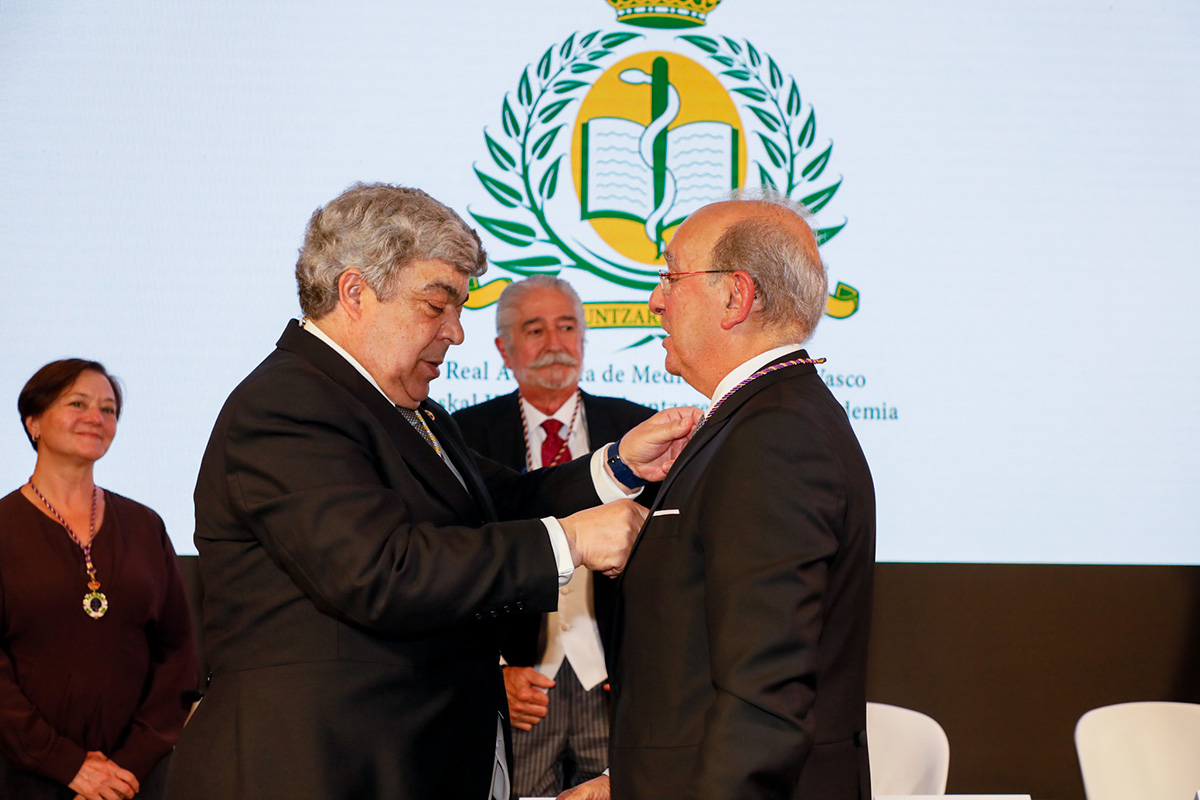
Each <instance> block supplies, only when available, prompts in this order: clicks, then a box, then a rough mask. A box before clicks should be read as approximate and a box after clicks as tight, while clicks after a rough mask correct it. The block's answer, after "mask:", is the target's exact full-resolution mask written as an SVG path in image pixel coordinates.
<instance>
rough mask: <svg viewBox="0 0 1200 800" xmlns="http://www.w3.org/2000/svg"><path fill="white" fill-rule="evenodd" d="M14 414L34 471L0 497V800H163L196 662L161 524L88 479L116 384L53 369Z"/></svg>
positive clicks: (92, 373)
mask: <svg viewBox="0 0 1200 800" xmlns="http://www.w3.org/2000/svg"><path fill="white" fill-rule="evenodd" d="M17 406H18V409H19V411H20V413H21V420H22V422H23V423H24V425H25V431H26V434H27V435H28V436H29V441H30V442H31V443H32V444H33V447H34V449H35V450H37V464H36V466H35V467H34V470H33V475H32V476H31V477H30V479H29V482H28V483H26V484H25V485H24V486H22V487H21V488H20V489H18V490H17V491H15V492H13V493H11V494H9V495H8V496H6V497H4V498H3V499H0V756H2V758H0V797H3V798H10V797H11V798H22V800H41V798H47V800H49V799H50V798H54V800H58V799H59V798H62V800H78V798H83V799H84V800H101V799H103V800H116V798H131V797H134V796H135V795H136V796H137V797H138V798H156V797H159V796H161V791H162V785H163V783H164V780H165V773H166V760H165V759H164V756H166V755H167V754H168V753H169V752H170V751H171V748H172V747H173V746H174V745H175V740H176V739H177V738H178V737H179V732H180V730H181V729H182V728H183V723H184V719H185V718H186V716H187V711H188V705H189V702H190V696H191V692H192V691H193V690H194V689H195V687H196V654H195V649H194V645H193V641H192V634H191V630H190V617H189V614H188V607H187V598H186V596H185V594H184V589H183V583H182V581H181V579H180V576H179V570H178V567H177V565H176V563H175V551H174V550H173V549H172V547H171V542H170V539H168V538H167V533H166V530H165V528H164V527H163V523H162V520H161V519H159V516H158V515H157V514H155V513H154V512H153V511H151V510H150V509H148V508H146V507H145V506H143V505H141V504H139V503H135V502H134V501H132V500H129V499H127V498H124V497H122V496H120V495H118V494H114V493H112V492H106V491H105V490H103V489H101V488H99V487H97V486H96V485H95V483H94V482H93V479H92V468H93V466H94V465H95V462H96V460H97V459H99V458H100V457H101V456H103V455H104V454H105V452H107V450H108V446H109V444H111V443H112V439H113V436H114V434H115V433H116V430H117V418H118V417H119V416H120V413H121V391H120V387H119V386H118V385H117V383H116V381H115V380H113V379H112V378H111V377H110V376H109V375H108V373H107V372H106V371H105V370H104V367H103V366H102V365H100V364H98V363H96V362H94V361H84V360H82V359H66V360H63V361H55V362H53V363H51V364H47V365H46V366H45V367H42V369H40V370H39V371H38V372H37V374H35V375H34V376H33V377H32V378H30V380H29V383H27V384H26V385H25V388H24V389H23V390H22V391H21V396H20V399H19V400H18V403H17Z"/></svg>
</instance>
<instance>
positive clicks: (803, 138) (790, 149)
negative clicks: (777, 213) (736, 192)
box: [679, 35, 846, 244]
mask: <svg viewBox="0 0 1200 800" xmlns="http://www.w3.org/2000/svg"><path fill="white" fill-rule="evenodd" d="M679 38H680V39H683V40H684V41H685V42H688V43H689V44H691V45H693V46H695V47H697V48H699V49H700V50H703V51H704V52H705V53H707V54H708V58H709V59H711V60H713V61H716V62H717V63H718V64H720V65H721V66H723V67H725V69H724V70H722V71H721V74H722V75H724V76H725V77H727V78H729V79H730V80H731V81H732V82H735V83H741V84H743V85H741V86H735V87H734V88H733V89H731V91H733V92H735V93H736V94H739V95H741V96H742V97H746V98H748V99H749V100H752V101H753V102H750V103H745V104H744V105H743V107H744V108H747V109H749V110H750V112H751V113H752V114H754V116H755V117H756V118H757V119H758V121H759V122H761V123H762V125H763V127H764V128H766V132H763V131H761V130H759V131H755V134H756V135H757V136H758V140H759V142H761V143H762V146H763V149H764V150H766V153H767V158H769V159H770V161H771V165H772V167H773V169H768V168H767V167H766V165H764V164H762V163H761V162H759V163H758V178H759V182H760V184H761V185H762V186H763V188H765V189H771V190H774V191H777V192H779V193H780V194H784V195H786V196H787V197H788V198H789V199H791V200H798V201H799V202H800V203H801V204H803V205H804V206H805V207H806V208H807V209H808V210H809V211H811V212H812V213H814V214H816V213H817V212H818V211H820V210H821V209H822V208H824V207H825V206H826V205H827V204H828V203H829V201H830V200H832V199H833V196H834V195H835V194H837V190H838V189H839V188H840V187H841V185H842V179H841V178H840V177H839V178H838V179H837V181H836V182H835V183H833V184H830V185H829V186H826V187H825V188H823V189H818V190H817V191H814V192H812V193H810V194H807V195H804V196H802V197H797V196H796V195H797V194H801V193H802V192H803V191H804V187H805V186H806V184H811V183H813V182H815V181H816V180H817V179H818V178H820V177H821V175H822V173H824V172H825V167H826V166H827V165H828V164H829V156H830V154H831V153H832V152H833V142H830V143H829V146H828V147H826V148H825V149H824V150H823V151H822V152H821V153H820V154H819V155H817V156H816V157H814V158H812V159H811V160H809V161H808V163H807V164H804V166H803V167H801V166H800V164H801V163H803V161H804V159H805V158H806V157H807V155H808V153H809V151H810V150H811V149H813V144H814V142H815V141H816V137H817V112H816V111H815V110H814V109H812V108H811V107H810V108H809V111H808V116H807V117H806V118H805V119H804V122H803V124H800V117H801V115H802V114H803V112H804V105H803V103H801V102H800V89H799V87H797V86H796V79H795V78H793V77H792V76H791V75H788V76H787V79H786V81H785V79H784V75H783V72H782V71H781V70H780V69H779V65H778V64H776V63H775V59H774V58H772V57H771V56H770V55H769V54H765V53H760V52H759V51H758V49H757V48H755V46H754V45H753V44H751V43H750V41H749V40H748V39H743V40H742V41H741V43H738V42H736V41H734V40H733V39H730V38H729V37H728V36H722V37H721V39H720V40H717V39H713V38H710V37H708V36H695V35H692V36H680V37H679ZM764 73H765V74H764ZM785 85H786V86H787V89H786V92H785V90H784V87H785ZM785 95H786V99H785ZM797 128H799V130H797ZM797 170H799V175H797V174H796V173H797ZM772 173H774V175H773V174H772ZM844 227H846V223H845V222H842V224H840V225H835V226H832V227H829V228H819V229H817V230H815V231H814V232H813V233H814V234H815V235H816V237H817V244H824V243H825V242H827V241H829V240H830V239H832V238H833V237H834V236H836V235H837V234H838V232H840V231H841V230H842V228H844Z"/></svg>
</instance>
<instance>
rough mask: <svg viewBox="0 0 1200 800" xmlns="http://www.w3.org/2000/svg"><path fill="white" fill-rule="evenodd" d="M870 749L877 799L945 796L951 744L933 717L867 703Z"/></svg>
mask: <svg viewBox="0 0 1200 800" xmlns="http://www.w3.org/2000/svg"><path fill="white" fill-rule="evenodd" d="M867 749H868V753H869V754H870V759H871V788H872V791H873V793H874V794H875V795H877V796H879V795H919V794H924V795H944V794H945V793H946V777H947V776H948V775H949V774H950V741H949V740H948V739H947V738H946V732H945V731H943V730H942V726H941V725H939V724H938V723H937V720H935V719H934V718H933V717H930V716H926V715H925V714H922V713H921V712H920V711H913V710H912V709H909V708H900V707H899V706H889V705H885V704H884V703H867Z"/></svg>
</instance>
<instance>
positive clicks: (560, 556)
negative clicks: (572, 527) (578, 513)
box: [542, 517, 575, 586]
mask: <svg viewBox="0 0 1200 800" xmlns="http://www.w3.org/2000/svg"><path fill="white" fill-rule="evenodd" d="M542 524H543V525H545V526H546V533H548V534H549V535H550V547H552V548H553V549H554V564H555V566H557V567H558V585H559V586H566V585H567V582H568V581H569V580H571V576H572V575H574V574H575V562H574V561H572V560H571V545H570V544H568V543H567V532H566V531H564V530H563V527H562V523H560V522H559V521H558V520H557V519H555V518H554V517H545V518H544V519H543V520H542Z"/></svg>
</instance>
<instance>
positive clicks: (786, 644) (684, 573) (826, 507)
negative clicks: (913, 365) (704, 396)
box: [609, 352, 875, 800]
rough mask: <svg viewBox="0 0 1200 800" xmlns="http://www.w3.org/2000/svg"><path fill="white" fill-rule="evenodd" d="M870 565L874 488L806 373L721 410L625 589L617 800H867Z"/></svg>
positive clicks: (798, 371) (851, 441) (641, 548)
mask: <svg viewBox="0 0 1200 800" xmlns="http://www.w3.org/2000/svg"><path fill="white" fill-rule="evenodd" d="M796 357H804V354H803V352H800V353H793V354H792V355H791V356H788V357H787V358H785V359H780V361H783V360H787V359H790V358H796ZM874 553H875V499H874V490H873V488H872V483H871V475H870V472H869V471H868V468H867V463H866V460H865V459H864V458H863V454H862V451H861V450H860V448H859V446H858V441H857V439H856V438H855V435H854V432H853V430H852V429H851V427H850V423H849V421H848V419H847V417H846V412H845V410H844V409H843V408H842V407H841V406H839V405H838V403H837V401H836V400H834V398H833V396H832V395H831V394H830V393H829V391H828V389H827V388H826V386H825V384H824V383H823V382H822V380H821V378H820V376H819V375H818V374H817V372H816V370H815V369H814V368H813V367H812V366H810V365H798V366H791V367H786V368H783V369H780V370H778V371H776V372H773V373H770V374H768V375H766V376H764V377H761V378H758V379H756V380H754V381H753V382H751V383H750V384H749V385H747V386H745V387H744V388H742V389H740V390H738V391H737V392H736V393H735V394H734V395H732V396H731V397H730V398H729V399H728V400H726V402H725V403H724V404H722V405H721V406H720V408H718V409H717V410H716V411H715V412H714V413H713V415H712V417H711V418H710V419H709V420H708V421H707V422H706V423H705V424H704V425H703V427H701V428H700V430H699V431H698V432H697V433H696V435H695V436H694V437H693V439H692V441H691V442H689V443H688V445H687V447H686V448H685V449H684V451H683V453H681V455H680V457H679V459H678V460H677V461H676V463H675V465H674V466H673V467H672V469H671V472H670V474H669V475H668V476H667V479H666V481H664V482H663V485H662V487H661V489H660V490H659V494H658V498H657V501H656V502H655V504H654V506H653V507H652V516H650V517H649V518H648V519H647V521H646V524H645V526H644V527H643V529H642V532H641V535H640V538H639V539H638V541H637V543H636V544H635V546H634V550H633V554H632V555H631V557H630V559H629V563H628V565H627V566H626V569H625V572H624V574H623V575H622V577H621V579H620V582H619V595H618V599H617V608H616V616H615V619H614V621H613V654H612V655H613V660H612V662H611V664H610V666H611V669H610V682H611V684H612V693H613V702H614V715H615V716H614V721H613V727H612V733H611V742H610V746H609V757H610V762H611V765H612V787H613V788H612V793H613V798H614V800H633V799H634V798H636V799H637V800H650V799H651V798H663V797H670V798H713V800H717V798H720V799H721V800H728V798H734V797H736V798H739V799H740V800H744V799H745V798H790V797H795V798H803V799H804V800H859V799H860V798H861V799H862V800H866V799H867V798H870V796H871V788H870V776H869V766H868V761H867V748H866V736H865V729H866V669H867V634H868V627H869V615H870V610H871V591H872V583H873V573H874V560H875V555H874Z"/></svg>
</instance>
